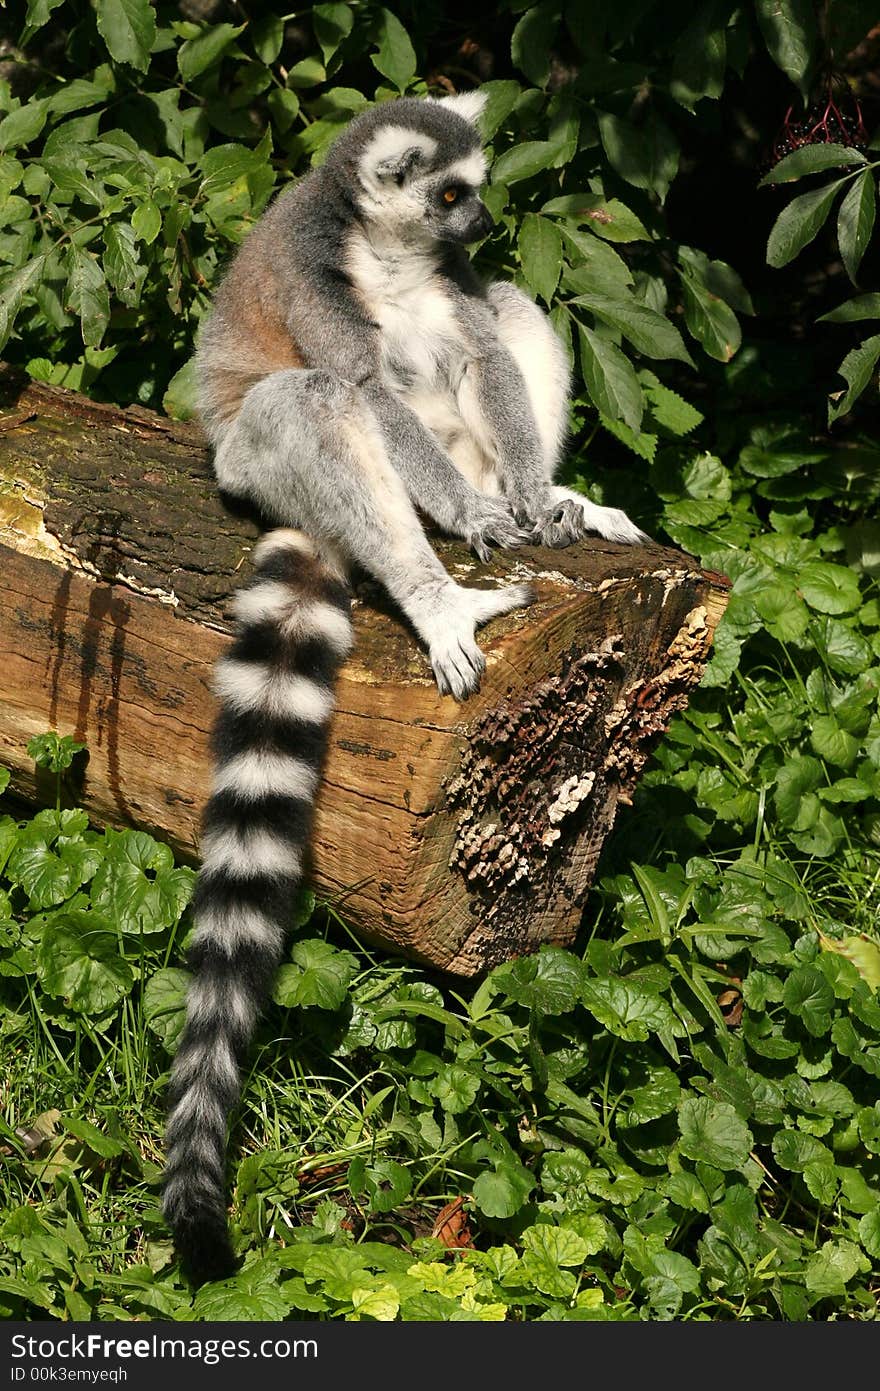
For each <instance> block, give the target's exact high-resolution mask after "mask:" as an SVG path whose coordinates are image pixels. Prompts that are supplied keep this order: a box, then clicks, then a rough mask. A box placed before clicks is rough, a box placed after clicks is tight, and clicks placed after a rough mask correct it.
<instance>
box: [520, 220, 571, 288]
mask: <svg viewBox="0 0 880 1391" xmlns="http://www.w3.org/2000/svg"><path fill="white" fill-rule="evenodd" d="M517 249H518V251H519V258H520V264H521V265H522V268H523V274H524V275H525V278H526V280H527V281H528V283H529V285H530V286H531V288H532V289H533V290H534V291H535V293H536V294H538V295H540V296H541V298H542V299H543V300H544V302H545V304H549V303H550V301H551V300H552V298H553V295H554V292H555V290H556V286H557V285H558V283H559V272H560V270H561V269H562V236H561V234H560V231H559V228H558V227H557V226H556V225H555V223H553V222H551V221H550V219H549V218H547V217H540V216H539V215H538V214H537V213H526V215H525V217H524V218H523V220H522V224H521V226H520V229H519V234H518V236H517Z"/></svg>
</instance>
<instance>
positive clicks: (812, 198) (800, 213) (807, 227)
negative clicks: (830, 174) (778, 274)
mask: <svg viewBox="0 0 880 1391" xmlns="http://www.w3.org/2000/svg"><path fill="white" fill-rule="evenodd" d="M843 184H844V180H843V179H836V180H835V182H834V183H832V184H825V185H823V186H822V188H812V189H810V191H809V193H801V194H799V195H798V197H797V198H793V199H792V200H791V202H790V203H789V204H788V206H787V207H785V208H783V209H782V212H781V213H780V214H779V216H778V217H777V219H776V221H775V222H774V224H773V227H772V230H771V232H770V237H769V239H768V241H767V264H768V265H770V266H773V267H774V268H775V269H777V270H778V269H779V267H780V266H787V265H788V263H789V261H793V260H794V258H795V256H797V255H798V254H799V253H800V252H801V251H803V249H804V247H805V246H806V245H807V243H808V242H811V241H812V240H813V238H814V237H815V236H816V234H817V232H818V231H819V229H820V228H821V227H822V225H823V223H824V222H825V219H826V218H827V216H828V214H829V213H830V211H831V205H832V204H833V202H834V200H835V198H836V197H837V195H838V193H839V192H840V190H841V189H842V188H843Z"/></svg>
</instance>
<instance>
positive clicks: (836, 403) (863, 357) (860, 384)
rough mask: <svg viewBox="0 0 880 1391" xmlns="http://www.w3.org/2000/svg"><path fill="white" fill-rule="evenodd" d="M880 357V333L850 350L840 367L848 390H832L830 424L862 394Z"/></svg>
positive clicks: (850, 407) (851, 406)
mask: <svg viewBox="0 0 880 1391" xmlns="http://www.w3.org/2000/svg"><path fill="white" fill-rule="evenodd" d="M878 358H880V334H877V335H875V337H873V338H866V339H865V341H864V342H863V343H860V344H859V346H858V347H857V348H853V349H852V351H851V352H848V353H847V355H846V357H845V358H844V359H843V362H842V363H841V364H840V366H839V367H838V369H837V370H838V372H839V373H840V375H841V377H843V378H844V380H845V381H846V382H847V385H848V390H847V391H846V392H842V391H836V392H832V394H831V397H830V399H829V402H828V424H829V425H833V424H834V422H835V420H839V419H840V417H841V416H842V415H847V414H848V413H849V412H850V411H851V410H852V408H853V406H854V405H855V403H856V401H857V400H858V399H859V397H860V396H861V394H862V392H863V391H864V390H865V387H866V386H867V385H868V383H869V382H870V380H871V378H872V376H873V375H874V368H875V367H876V366H877V360H878Z"/></svg>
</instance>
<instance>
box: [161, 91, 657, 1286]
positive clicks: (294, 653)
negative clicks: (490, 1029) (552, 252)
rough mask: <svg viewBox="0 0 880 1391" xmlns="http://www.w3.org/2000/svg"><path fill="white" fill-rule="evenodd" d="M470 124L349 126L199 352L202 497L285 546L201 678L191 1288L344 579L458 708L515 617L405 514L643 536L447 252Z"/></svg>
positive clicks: (185, 1149)
mask: <svg viewBox="0 0 880 1391" xmlns="http://www.w3.org/2000/svg"><path fill="white" fill-rule="evenodd" d="M481 109H482V97H481V95H480V94H479V93H472V94H467V95H463V96H458V97H451V98H447V99H445V100H442V101H433V100H430V99H428V100H422V99H417V98H403V99H400V100H398V101H394V102H389V103H386V104H383V105H379V106H376V107H374V108H372V109H370V110H369V111H367V112H365V113H364V114H363V115H361V116H360V117H358V118H357V119H356V120H355V121H353V122H352V124H351V125H350V126H349V127H348V128H347V130H346V131H345V132H344V133H343V134H342V135H340V136H339V138H338V139H337V140H336V141H335V143H334V144H333V146H332V147H331V149H330V152H329V154H328V156H327V160H326V162H325V164H324V165H323V166H322V167H321V168H319V169H315V170H313V171H312V172H311V173H310V174H308V175H307V176H306V177H305V178H303V179H302V180H300V181H299V182H298V183H296V184H295V185H294V186H293V187H292V188H290V189H289V190H288V191H286V192H285V193H283V194H282V195H281V196H280V197H279V198H278V199H277V200H276V201H275V202H274V203H273V204H272V206H271V207H270V208H269V210H268V211H267V212H266V214H265V215H264V217H263V218H262V219H261V221H260V222H259V223H258V225H257V226H256V227H255V228H254V230H253V231H252V232H251V233H250V235H249V236H248V238H247V240H246V241H245V243H244V245H243V246H242V248H241V250H240V251H239V252H238V254H237V256H236V258H235V260H234V261H233V263H232V266H231V269H230V270H229V272H228V274H227V276H226V278H225V280H224V281H223V283H222V284H221V286H220V289H219V291H218V293H217V296H216V300H215V303H214V308H213V312H212V314H211V316H210V318H209V320H208V322H207V324H206V325H205V328H204V332H203V334H202V338H201V344H200V347H199V351H198V355H197V369H198V378H199V383H200V413H201V418H202V421H203V423H204V427H205V429H206V431H207V434H208V436H209V439H210V441H211V443H212V445H213V447H214V451H215V468H216V472H217V477H218V479H219V482H220V485H221V486H222V487H223V488H224V489H225V490H227V491H228V492H230V493H233V494H238V495H242V496H244V497H246V498H248V499H250V500H251V501H252V502H255V503H256V504H257V505H258V506H259V507H260V509H261V510H262V512H263V513H264V514H265V515H266V516H267V517H268V518H270V519H272V520H273V521H275V522H277V523H280V524H281V526H282V527H296V528H298V530H297V531H289V530H277V531H272V532H270V533H269V535H268V536H267V537H266V538H265V539H264V541H263V542H262V543H261V545H260V546H259V547H258V549H257V551H256V553H255V560H256V572H255V576H254V578H253V580H252V581H251V583H250V584H249V585H248V586H247V587H246V588H245V589H244V590H242V592H241V593H240V594H239V595H238V596H237V599H236V601H235V608H236V614H237V618H238V630H237V636H236V638H235V641H234V644H233V646H232V648H231V650H230V652H229V653H228V655H227V656H225V657H224V658H223V659H222V661H221V662H220V664H219V667H218V671H217V677H216V689H217V693H218V696H219V699H220V705H221V714H220V717H219V721H218V724H217V727H216V731H215V740H214V746H215V755H216V765H217V766H216V774H215V781H214V789H213V792H212V795H211V798H210V801H209V803H208V806H207V810H206V814H205V821H204V835H203V840H202V869H201V873H200V876H199V880H198V885H197V889H196V895H195V902H194V916H195V934H194V945H193V948H192V953H191V964H192V967H193V969H194V973H195V974H194V980H193V983H192V986H191V989H190V994H189V998H188V1008H187V1021H186V1026H185V1029H184V1033H183V1036H182V1039H181V1042H180V1046H179V1049H178V1052H177V1057H176V1059H175V1063H174V1071H173V1078H172V1099H171V1113H170V1120H169V1127H168V1148H169V1153H168V1167H167V1173H166V1179H165V1191H164V1207H165V1212H166V1214H167V1216H168V1218H169V1220H170V1222H171V1225H172V1227H173V1229H174V1233H175V1237H176V1241H177V1246H178V1250H179V1251H180V1253H181V1255H182V1256H183V1258H184V1260H185V1262H186V1264H187V1265H188V1266H189V1268H190V1269H191V1270H192V1271H193V1272H195V1273H196V1274H198V1275H200V1276H202V1277H204V1276H217V1275H219V1274H222V1273H224V1272H226V1271H228V1270H229V1269H230V1268H231V1267H232V1266H233V1263H234V1262H233V1256H232V1250H231V1246H230V1243H229V1238H228V1234H227V1223H226V1204H225V1197H224V1192H225V1174H224V1170H225V1148H226V1126H227V1119H228V1115H229V1111H230V1109H231V1107H232V1105H233V1104H234V1102H235V1100H236V1098H237V1096H238V1090H239V1067H240V1064H241V1061H242V1057H243V1055H244V1052H245V1049H246V1047H247V1044H248V1041H249V1039H250V1037H251V1034H252V1032H253V1029H254V1026H255V1022H256V1019H257V1015H258V1013H259V1010H260V1008H261V1006H262V1004H263V1001H264V999H265V997H266V995H267V993H268V990H269V987H270V983H271V980H272V976H273V974H274V972H275V969H276V967H277V964H278V962H279V960H280V957H281V951H282V944H283V938H284V932H285V926H286V923H287V922H288V920H289V913H290V905H291V901H292V898H293V896H294V893H295V891H296V888H297V886H298V884H299V881H300V877H301V871H302V857H303V853H304V850H305V846H306V842H307V838H308V831H309V823H310V819H311V811H312V803H313V799H314V795H315V789H316V785H317V781H318V777H319V772H320V767H321V762H322V758H323V755H324V750H325V744H326V736H327V723H328V720H329V716H330V711H331V707H332V704H333V695H332V690H333V682H334V677H335V673H336V670H337V668H338V666H339V664H340V663H341V661H342V660H343V659H344V657H345V655H346V653H347V652H348V650H349V647H350V643H351V633H350V623H349V615H348V608H349V605H348V597H347V590H346V587H345V579H346V576H347V572H348V568H349V566H350V565H352V564H356V565H358V566H360V567H361V568H362V569H364V570H366V571H367V572H369V573H370V574H371V575H373V576H374V577H375V578H376V579H378V580H380V581H381V582H382V584H383V585H384V586H385V588H386V589H387V590H388V592H389V594H390V595H391V596H392V598H393V599H395V600H396V601H397V603H398V605H399V606H400V608H401V609H402V610H403V613H404V614H405V615H406V617H407V618H408V619H409V620H410V622H411V624H412V626H413V628H414V629H415V632H416V634H417V635H418V636H419V637H420V638H421V640H422V641H423V642H424V644H425V646H426V647H427V649H428V654H429V657H430V660H431V664H432V666H433V669H434V673H435V675H436V679H437V684H438V686H439V688H440V691H441V692H443V693H446V694H451V695H453V696H455V697H456V698H457V699H459V700H461V699H464V698H465V697H466V696H467V695H468V694H469V693H470V692H472V691H474V690H475V689H476V688H477V686H478V684H479V679H480V674H481V672H482V670H483V667H484V665H485V662H484V658H483V655H482V653H481V651H480V649H479V647H478V646H477V644H476V642H475V641H474V630H475V628H476V627H477V626H478V625H479V624H481V623H485V622H486V621H487V620H488V619H490V618H492V617H494V616H495V615H497V614H502V613H507V612H508V611H509V610H511V609H513V608H516V607H519V606H522V605H524V604H527V603H528V602H529V594H528V592H527V590H526V589H525V588H523V587H522V586H512V587H507V588H501V589H493V590H486V589H470V588H464V587H462V586H461V585H458V584H456V583H455V582H454V581H453V580H452V579H451V578H450V576H449V574H448V573H447V572H446V570H445V569H444V567H443V565H442V564H441V563H440V561H439V559H438V558H437V556H436V555H435V553H434V551H433V550H432V549H431V546H430V545H429V544H428V541H427V539H426V537H425V533H424V531H423V530H422V525H421V523H420V521H419V517H418V514H417V511H416V509H419V511H421V512H422V513H424V514H425V515H426V516H427V517H429V518H430V519H431V520H433V521H434V522H436V523H438V524H439V526H440V527H441V528H442V529H443V530H444V531H447V532H450V533H452V534H453V535H454V536H460V537H464V538H465V539H466V540H467V541H469V542H470V544H471V546H472V547H473V548H474V550H475V551H476V552H477V554H478V555H479V556H480V557H481V558H482V559H486V558H487V557H488V554H489V543H490V542H494V543H496V544H498V545H501V546H508V545H520V544H522V543H524V542H527V541H529V540H537V541H541V542H544V543H545V544H549V545H566V544H568V543H569V542H570V541H573V540H576V539H577V538H579V537H581V536H583V535H585V534H586V532H587V531H590V530H592V531H597V532H598V533H599V534H600V535H602V536H605V537H609V538H612V539H615V540H623V541H636V540H638V539H640V538H641V535H642V534H641V533H640V532H639V531H638V529H637V528H636V527H634V526H633V524H632V523H631V522H630V521H629V519H628V518H627V517H626V516H625V515H624V513H622V512H619V511H617V510H614V509H610V508H603V507H597V506H595V505H594V504H592V503H590V502H588V501H587V500H586V499H585V498H582V497H580V496H579V495H578V494H576V493H572V492H569V491H567V490H566V489H564V488H559V487H556V486H555V485H554V483H553V481H552V480H553V475H554V472H555V469H556V466H557V462H558V459H559V454H560V450H561V446H562V442H563V438H564V435H565V430H566V414H567V401H568V365H567V362H566V357H565V353H564V351H563V349H562V346H561V344H560V343H559V341H558V339H557V338H556V335H555V334H554V332H553V330H552V328H551V326H550V324H549V321H548V320H547V318H546V317H545V315H544V314H543V312H542V311H541V310H540V309H539V308H538V307H537V306H536V305H535V304H533V303H532V301H531V300H529V299H528V298H527V297H526V296H525V295H524V294H522V293H521V292H520V291H519V290H517V289H516V288H514V287H513V286H512V285H509V284H503V283H499V284H492V285H488V286H486V285H484V284H483V282H482V281H481V280H480V279H479V278H478V276H477V275H476V274H475V272H474V271H473V269H472V268H471V264H470V261H469V260H468V257H467V254H466V252H465V250H464V247H465V245H466V244H467V243H470V242H474V241H477V240H479V239H480V238H482V237H484V236H485V235H486V234H487V232H488V231H489V229H490V227H491V225H492V219H491V217H490V214H489V212H488V211H487V209H486V207H485V205H484V204H483V203H482V202H481V201H480V198H479V192H478V190H479V187H480V184H481V183H482V181H483V179H484V176H485V172H486V166H485V161H484V158H483V154H482V152H481V145H480V137H479V132H478V129H477V126H476V119H477V117H478V115H479V113H480V110H481Z"/></svg>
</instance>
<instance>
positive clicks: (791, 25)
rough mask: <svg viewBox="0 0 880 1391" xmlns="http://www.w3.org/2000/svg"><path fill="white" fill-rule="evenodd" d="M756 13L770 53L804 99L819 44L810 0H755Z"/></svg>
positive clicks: (807, 92) (807, 93)
mask: <svg viewBox="0 0 880 1391" xmlns="http://www.w3.org/2000/svg"><path fill="white" fill-rule="evenodd" d="M755 13H756V15H757V18H758V24H759V26H760V29H761V33H762V35H763V37H764V42H765V43H766V45H767V51H768V52H769V54H770V57H771V58H772V59H773V61H774V63H775V64H776V65H777V67H780V68H781V69H782V71H783V72H784V73H785V75H786V76H787V77H790V78H791V80H792V82H793V83H794V84H795V86H796V87H797V88H798V90H799V91H800V94H801V96H802V97H803V99H804V101H806V100H807V98H808V97H809V93H810V79H811V77H812V71H813V67H814V63H815V59H816V54H817V51H818V46H819V36H818V31H817V28H816V14H815V10H814V8H813V5H812V0H784V3H783V4H780V2H779V0H755Z"/></svg>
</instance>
